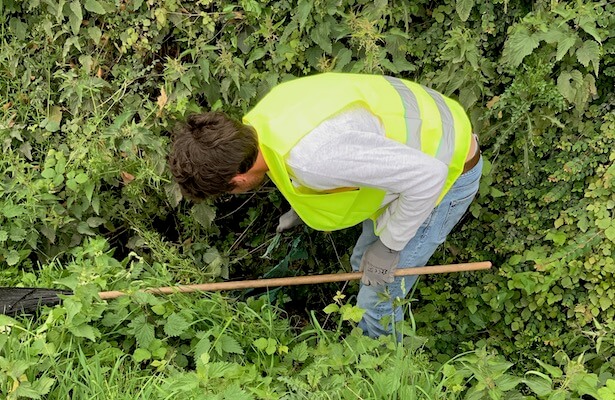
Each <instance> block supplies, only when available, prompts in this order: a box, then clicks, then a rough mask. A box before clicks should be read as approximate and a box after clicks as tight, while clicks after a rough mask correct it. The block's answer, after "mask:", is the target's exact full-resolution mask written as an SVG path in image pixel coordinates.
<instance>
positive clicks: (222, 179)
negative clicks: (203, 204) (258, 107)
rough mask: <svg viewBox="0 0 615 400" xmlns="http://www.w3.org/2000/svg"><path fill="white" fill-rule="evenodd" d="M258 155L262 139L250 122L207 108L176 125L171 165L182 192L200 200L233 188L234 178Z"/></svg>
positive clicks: (250, 165) (247, 168) (246, 169)
mask: <svg viewBox="0 0 615 400" xmlns="http://www.w3.org/2000/svg"><path fill="white" fill-rule="evenodd" d="M257 155H258V139H257V138H256V133H255V132H254V131H253V130H252V129H251V128H250V127H249V126H247V125H244V124H242V123H240V122H237V121H234V120H232V119H231V118H229V117H228V116H226V115H225V114H223V113H221V112H207V113H203V114H192V115H190V116H189V117H188V119H187V121H186V123H185V124H179V125H177V126H176V127H175V129H174V131H173V149H172V151H171V154H170V156H169V166H170V168H171V173H172V174H173V176H174V177H175V180H176V181H177V183H178V184H179V186H180V188H181V190H182V193H183V194H184V195H185V196H187V197H189V198H191V199H195V200H198V199H204V198H207V197H210V196H215V195H219V194H223V193H228V192H230V191H231V190H233V189H234V188H235V185H234V184H233V183H231V179H232V178H233V177H234V176H235V175H237V174H238V173H244V172H246V171H248V170H249V169H250V168H251V167H252V166H253V165H254V162H255V161H256V156H257Z"/></svg>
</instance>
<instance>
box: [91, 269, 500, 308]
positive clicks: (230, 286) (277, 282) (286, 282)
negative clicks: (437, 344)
mask: <svg viewBox="0 0 615 400" xmlns="http://www.w3.org/2000/svg"><path fill="white" fill-rule="evenodd" d="M489 268H491V262H490V261H483V262H474V263H465V264H449V265H434V266H431V267H415V268H399V269H397V270H396V271H395V276H408V275H426V274H445V273H450V272H464V271H477V270H482V269H489ZM362 275H363V273H362V272H348V273H342V274H325V275H308V276H291V277H287V278H270V279H254V280H247V281H231V282H214V283H202V284H198V285H179V286H167V287H159V288H151V289H143V291H144V292H148V293H153V294H172V293H191V292H197V291H198V292H215V291H220V290H236V289H252V288H269V287H276V286H294V285H313V284H317V283H329V282H344V281H351V280H357V279H361V276H362ZM126 294H127V293H124V292H120V291H109V292H100V293H99V296H100V298H101V299H103V300H105V299H115V298H117V297H120V296H124V295H126Z"/></svg>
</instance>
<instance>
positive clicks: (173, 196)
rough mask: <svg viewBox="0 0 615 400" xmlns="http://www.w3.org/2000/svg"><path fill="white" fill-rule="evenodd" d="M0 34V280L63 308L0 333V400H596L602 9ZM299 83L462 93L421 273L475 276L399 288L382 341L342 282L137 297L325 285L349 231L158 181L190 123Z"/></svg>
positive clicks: (352, 1) (608, 245)
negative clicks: (452, 162) (451, 158)
mask: <svg viewBox="0 0 615 400" xmlns="http://www.w3.org/2000/svg"><path fill="white" fill-rule="evenodd" d="M0 32H1V35H0V43H1V45H0V144H1V145H2V155H1V156H0V165H1V168H2V170H3V171H5V172H4V174H3V178H2V180H0V243H1V245H0V265H1V266H0V271H1V272H0V285H2V286H32V287H51V288H61V289H71V290H73V291H74V292H75V295H74V296H70V297H66V298H65V300H64V302H63V304H62V305H61V306H57V307H55V308H46V309H43V310H41V312H40V313H39V314H38V315H35V316H17V317H15V318H9V317H6V316H0V397H6V398H9V399H21V398H49V399H66V398H73V399H81V398H84V399H85V398H101V399H105V398H114V399H115V398H118V399H135V398H144V399H145V398H147V399H154V398H161V399H163V398H174V397H175V396H178V395H179V396H182V397H183V398H194V399H281V398H284V399H295V398H296V399H307V398H309V399H318V398H323V399H356V398H364V399H368V398H369V399H404V400H405V399H413V398H421V399H422V398H426V399H427V398H428V399H453V398H470V399H482V398H493V399H499V398H519V399H520V398H528V399H533V398H537V399H553V400H559V399H572V398H581V396H583V398H597V399H615V378H614V376H613V375H614V374H615V334H614V333H613V331H614V330H615V279H614V276H613V274H614V272H615V261H614V256H613V251H614V248H615V222H614V221H615V215H614V214H615V211H614V210H615V194H614V193H615V189H614V188H615V165H614V161H615V150H614V149H615V113H614V112H613V110H614V107H615V92H614V90H613V89H614V88H615V4H613V3H612V2H610V1H588V0H575V1H557V0H550V1H546V0H540V1H520V0H495V1H486V0H443V1H440V2H431V1H426V0H418V1H411V2H407V1H397V0H391V1H386V0H376V1H373V0H370V1H367V0H315V1H308V0H299V1H289V0H271V1H256V0H240V1H238V2H227V1H222V0H186V1H182V0H164V1H154V0H131V1H128V0H2V1H0ZM319 71H345V72H365V73H376V74H381V73H385V74H390V75H396V76H400V77H405V78H408V79H412V80H416V81H418V82H421V83H423V84H425V85H427V86H430V87H433V88H435V89H437V90H440V91H442V92H443V93H445V94H447V95H450V96H451V97H454V98H457V99H459V101H460V102H461V103H462V104H463V106H464V107H465V108H466V109H467V111H468V113H469V115H470V116H471V119H472V122H473V124H474V126H475V128H476V131H477V132H478V133H479V136H480V138H481V146H482V148H483V154H484V156H485V160H486V161H487V163H486V168H485V170H484V176H483V182H482V186H481V190H480V194H479V197H478V198H477V200H476V202H475V203H474V204H473V205H472V207H471V216H469V217H468V218H467V220H466V221H464V223H463V224H462V225H461V226H459V227H458V228H457V229H456V230H455V232H454V233H453V234H452V235H451V237H450V238H449V240H448V241H447V243H446V244H445V245H444V246H443V247H442V248H441V249H440V250H439V251H438V252H437V254H436V256H435V257H434V259H433V260H432V262H433V263H434V264H436V263H454V262H464V261H475V260H491V261H493V263H494V265H495V267H494V269H493V270H491V271H489V272H478V273H471V274H470V273H464V274H451V275H448V276H432V277H428V278H421V281H420V282H419V283H418V285H417V287H416V291H415V293H414V294H413V300H412V301H409V302H408V303H407V309H408V314H409V315H410V316H411V318H409V320H408V321H406V322H405V323H404V325H403V326H400V327H399V329H400V331H401V332H403V336H404V339H403V341H402V343H401V344H399V345H396V344H395V343H393V342H391V341H390V339H386V338H383V339H382V340H380V341H374V340H371V339H367V338H364V337H362V336H361V335H360V334H359V332H357V331H356V330H355V329H354V326H355V325H356V320H357V318H359V316H360V310H358V309H356V308H354V307H352V304H353V295H354V294H356V283H353V284H349V285H323V286H318V287H310V288H295V289H292V290H291V289H278V290H275V291H272V292H270V293H268V295H267V294H265V295H264V296H263V293H262V292H256V291H244V292H232V293H226V294H225V295H224V296H223V295H220V294H215V295H214V294H193V295H173V296H168V297H154V296H151V295H146V294H143V293H136V291H137V290H138V289H139V288H143V287H154V286H167V285H170V284H174V283H176V282H177V283H197V282H198V283H200V282H206V281H210V280H214V279H227V278H232V279H246V278H255V277H260V276H267V277H271V276H278V275H307V274H314V273H331V272H338V271H340V270H348V268H349V265H348V254H349V250H350V248H351V247H352V245H353V243H354V239H355V238H356V235H357V231H356V230H354V229H350V230H347V231H344V232H335V233H330V234H329V233H319V232H313V231H310V230H309V229H307V228H297V230H296V231H295V232H293V233H291V234H284V235H282V236H280V235H275V224H276V222H277V217H278V216H279V215H280V214H281V213H282V212H283V211H285V210H286V205H285V204H284V202H283V199H281V198H280V196H279V194H278V193H277V192H276V191H275V190H274V189H273V188H272V187H271V186H270V185H267V186H264V187H263V188H261V189H259V190H258V191H256V192H254V193H250V194H248V195H245V196H235V197H225V198H221V199H218V200H216V201H211V202H204V203H200V204H197V205H195V204H192V203H189V202H186V201H184V200H183V199H182V198H181V194H180V193H179V191H178V188H177V187H176V186H175V185H174V184H173V182H172V181H171V179H170V175H169V173H168V170H167V168H166V154H167V150H168V144H169V142H170V134H169V130H170V129H171V128H172V126H173V124H174V123H175V121H177V120H181V119H182V118H183V117H184V116H185V115H186V114H187V113H190V112H192V111H199V110H201V109H214V110H224V111H226V112H228V113H230V114H232V115H234V116H237V117H239V116H241V115H242V114H243V113H244V112H245V111H246V110H248V109H249V108H250V107H251V106H252V105H253V104H255V102H256V101H257V100H258V99H259V98H260V96H262V95H263V94H264V93H266V92H267V91H268V90H269V89H270V88H271V87H273V86H274V85H275V84H277V83H279V82H281V81H284V80H286V79H290V78H291V77H292V76H301V75H306V74H311V73H316V72H319ZM102 290H126V291H129V292H131V293H133V294H132V295H131V296H126V297H123V298H121V299H118V300H113V301H108V302H107V301H101V300H100V299H99V298H98V297H97V292H98V291H102ZM338 291H339V292H340V293H338V294H336V293H337V292H338ZM225 296H226V297H225ZM344 296H345V297H344ZM410 310H411V311H410Z"/></svg>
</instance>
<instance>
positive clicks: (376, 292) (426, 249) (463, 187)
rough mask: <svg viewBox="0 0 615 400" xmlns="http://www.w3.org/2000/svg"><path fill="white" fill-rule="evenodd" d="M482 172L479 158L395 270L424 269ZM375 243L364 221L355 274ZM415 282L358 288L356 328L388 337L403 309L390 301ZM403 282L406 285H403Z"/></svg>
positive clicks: (398, 280) (353, 260)
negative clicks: (359, 314)
mask: <svg viewBox="0 0 615 400" xmlns="http://www.w3.org/2000/svg"><path fill="white" fill-rule="evenodd" d="M482 169H483V159H482V157H481V158H480V160H479V161H478V164H476V166H475V167H474V168H472V169H471V170H469V171H468V172H466V173H465V174H462V175H461V176H460V177H459V178H458V179H457V180H456V181H455V183H454V184H453V186H452V187H451V189H450V190H449V192H448V193H447V194H446V195H445V196H444V198H443V199H442V202H440V204H439V205H438V206H437V207H436V208H434V209H433V211H432V212H431V214H430V215H429V217H427V220H425V222H423V224H422V225H421V227H420V228H419V230H418V231H417V232H416V235H414V237H413V238H412V239H411V240H410V241H409V242H408V244H407V245H406V247H404V249H403V250H402V251H401V253H400V259H399V264H398V268H412V267H420V266H424V265H427V261H429V258H430V257H431V256H432V254H433V253H434V252H435V251H436V249H437V248H438V246H439V245H440V244H442V243H444V240H445V239H446V236H447V235H448V234H449V233H450V231H451V230H452V229H453V228H454V227H455V225H456V224H457V222H459V220H460V219H461V218H462V217H463V215H464V214H465V212H466V211H467V209H468V207H469V206H470V203H472V200H473V199H474V196H475V195H476V192H478V185H479V182H480V177H481V173H482ZM377 239H378V237H377V236H376V235H375V234H374V223H373V221H372V220H367V221H364V222H363V232H362V233H361V236H360V237H359V239H358V240H357V244H356V245H355V247H354V250H353V252H352V256H351V258H350V264H351V265H352V269H353V270H354V271H358V270H359V265H360V264H361V258H362V257H363V253H364V252H365V250H366V249H367V247H368V246H369V245H370V244H372V243H373V242H375V241H376V240H377ZM416 279H417V276H416V275H414V276H406V277H398V278H395V281H394V282H393V283H390V284H388V285H381V286H365V285H363V284H361V289H360V290H359V295H358V297H357V305H358V306H359V307H360V308H362V309H364V310H365V314H364V315H363V319H362V320H361V321H360V322H359V328H361V329H363V333H364V334H366V335H368V336H370V337H373V338H376V337H378V336H381V335H387V334H390V333H391V331H392V329H391V325H390V323H391V322H392V321H393V320H394V321H395V322H399V321H401V320H403V312H402V308H401V307H399V306H397V307H395V309H393V304H392V301H391V300H394V299H396V298H399V299H404V298H405V297H406V295H407V294H408V292H409V291H410V289H411V288H412V286H413V285H414V283H415V282H416ZM402 281H405V282H403V283H402ZM387 288H388V291H389V293H390V295H387V296H383V295H382V294H383V292H384V291H385V289H387ZM385 298H388V299H389V300H386V299H385ZM385 316H389V317H390V319H389V323H388V324H387V325H388V326H383V325H382V324H381V322H380V320H381V318H382V317H385Z"/></svg>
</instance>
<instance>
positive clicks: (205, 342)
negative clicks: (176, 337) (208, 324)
mask: <svg viewBox="0 0 615 400" xmlns="http://www.w3.org/2000/svg"><path fill="white" fill-rule="evenodd" d="M210 349H211V342H210V341H209V337H207V336H204V337H203V338H202V339H201V340H199V342H198V343H197V344H196V346H194V358H195V359H198V358H200V357H201V355H202V354H205V353H209V350H210Z"/></svg>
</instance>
